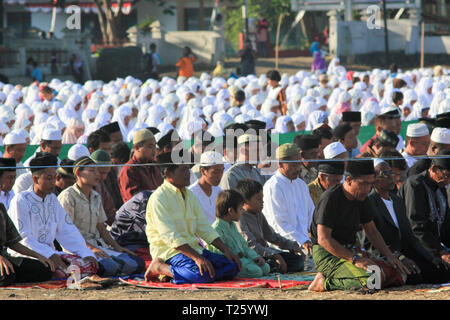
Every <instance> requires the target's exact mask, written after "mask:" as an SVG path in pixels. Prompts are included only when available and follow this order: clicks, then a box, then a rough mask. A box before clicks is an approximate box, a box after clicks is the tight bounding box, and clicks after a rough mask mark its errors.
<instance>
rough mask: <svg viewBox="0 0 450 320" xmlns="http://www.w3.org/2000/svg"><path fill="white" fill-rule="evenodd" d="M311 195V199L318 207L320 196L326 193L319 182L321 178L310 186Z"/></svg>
mask: <svg viewBox="0 0 450 320" xmlns="http://www.w3.org/2000/svg"><path fill="white" fill-rule="evenodd" d="M308 188H309V194H310V195H311V199H312V201H313V202H314V205H315V206H316V205H317V202H318V201H319V198H320V196H321V195H322V193H324V192H325V190H323V188H322V186H321V185H320V182H319V177H317V178H316V180H314V181H313V182H311V183H310V184H308Z"/></svg>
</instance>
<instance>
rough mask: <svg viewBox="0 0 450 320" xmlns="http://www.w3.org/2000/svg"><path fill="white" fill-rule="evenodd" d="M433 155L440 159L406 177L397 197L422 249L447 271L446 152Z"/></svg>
mask: <svg viewBox="0 0 450 320" xmlns="http://www.w3.org/2000/svg"><path fill="white" fill-rule="evenodd" d="M437 155H438V156H442V157H440V158H434V159H433V160H432V163H431V167H430V168H429V169H428V170H426V171H424V172H422V173H420V174H418V175H414V176H412V177H410V178H408V180H406V182H405V183H404V184H403V185H402V187H401V188H400V190H399V195H400V197H402V198H403V200H404V201H405V205H406V215H407V216H408V219H409V222H410V224H411V228H412V230H413V232H414V234H415V235H416V237H417V238H418V239H419V241H420V243H421V244H422V246H423V247H425V249H427V251H429V253H430V254H431V255H432V256H433V257H437V258H440V261H441V263H442V264H443V267H445V268H446V269H450V250H449V247H450V209H449V204H448V200H447V198H446V190H445V186H446V185H447V184H449V183H450V150H444V151H440V152H439V153H438V154H437ZM444 281H448V279H447V280H444Z"/></svg>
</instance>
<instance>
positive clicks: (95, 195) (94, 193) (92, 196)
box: [73, 183, 100, 202]
mask: <svg viewBox="0 0 450 320" xmlns="http://www.w3.org/2000/svg"><path fill="white" fill-rule="evenodd" d="M73 190H74V191H75V193H76V194H77V195H78V196H79V197H80V198H81V199H83V200H85V201H88V202H90V201H91V200H95V199H96V198H98V197H99V195H100V194H99V193H98V192H97V191H95V190H94V189H92V190H91V194H90V195H89V197H90V199H88V198H86V195H85V194H84V193H83V192H81V189H80V187H79V186H78V184H76V183H75V184H74V185H73Z"/></svg>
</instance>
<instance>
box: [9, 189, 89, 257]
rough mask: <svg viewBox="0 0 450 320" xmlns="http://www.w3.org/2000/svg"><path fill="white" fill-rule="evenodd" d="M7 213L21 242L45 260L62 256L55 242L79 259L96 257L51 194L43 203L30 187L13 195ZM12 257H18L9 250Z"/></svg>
mask: <svg viewBox="0 0 450 320" xmlns="http://www.w3.org/2000/svg"><path fill="white" fill-rule="evenodd" d="M8 214H9V216H10V218H11V220H12V221H13V222H14V225H15V226H16V228H17V230H18V231H19V233H20V236H21V237H22V241H20V243H21V244H23V245H24V246H26V247H28V248H30V249H32V250H34V251H36V252H37V253H40V254H41V255H43V256H44V257H46V258H49V257H50V256H52V255H53V254H61V253H62V252H59V251H57V250H56V249H55V247H54V245H53V242H54V240H55V239H56V240H57V241H58V242H59V244H60V245H61V246H62V247H63V248H64V250H65V251H67V252H70V253H72V254H76V255H78V256H80V257H81V258H86V257H88V256H91V257H95V255H94V253H93V252H92V250H91V249H89V248H88V247H87V246H86V241H85V240H84V239H83V236H82V235H81V233H80V231H78V229H77V227H76V226H75V225H74V224H73V223H72V220H71V219H70V217H69V216H68V215H67V214H66V211H65V210H64V208H63V207H62V206H61V205H60V203H59V202H58V198H57V197H56V195H55V194H54V193H52V194H49V195H47V196H46V197H45V200H44V201H42V198H41V197H39V196H38V195H36V193H34V191H33V186H32V187H31V188H30V189H28V190H27V191H24V192H22V193H20V194H16V195H15V196H14V198H13V199H12V200H11V204H10V207H9V211H8ZM11 255H13V256H19V255H20V254H17V253H15V252H14V251H11Z"/></svg>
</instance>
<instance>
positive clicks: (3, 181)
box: [0, 170, 16, 192]
mask: <svg viewBox="0 0 450 320" xmlns="http://www.w3.org/2000/svg"><path fill="white" fill-rule="evenodd" d="M15 181H16V171H15V170H14V171H5V172H4V173H3V175H2V176H1V177H0V189H1V190H2V191H4V192H9V191H11V189H12V187H13V185H14V182H15Z"/></svg>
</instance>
